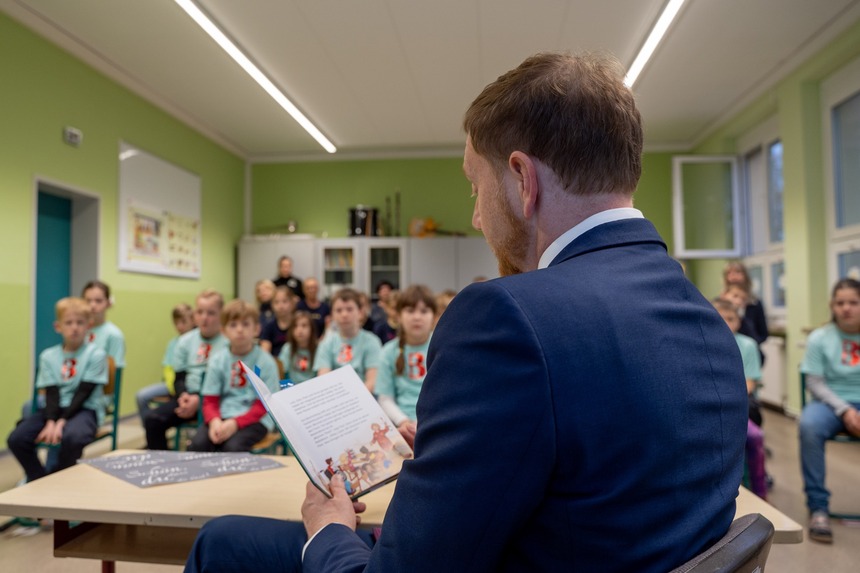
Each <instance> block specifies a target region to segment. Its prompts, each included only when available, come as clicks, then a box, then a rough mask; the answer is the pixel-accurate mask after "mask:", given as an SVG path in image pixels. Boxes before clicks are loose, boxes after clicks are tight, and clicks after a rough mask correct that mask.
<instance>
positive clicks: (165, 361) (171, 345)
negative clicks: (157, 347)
mask: <svg viewBox="0 0 860 573" xmlns="http://www.w3.org/2000/svg"><path fill="white" fill-rule="evenodd" d="M177 342H179V335H177V336H174V337H173V338H171V339H170V341H169V342H168V343H167V348H165V349H164V357H163V358H162V359H161V365H162V366H170V367H171V368H172V367H173V353H174V352H176V343H177Z"/></svg>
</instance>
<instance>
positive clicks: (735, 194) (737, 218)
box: [672, 155, 744, 260]
mask: <svg viewBox="0 0 860 573" xmlns="http://www.w3.org/2000/svg"><path fill="white" fill-rule="evenodd" d="M701 163H727V164H729V166H730V167H731V181H732V190H731V191H732V242H733V245H734V248H732V249H688V248H687V247H686V239H685V228H684V189H683V173H682V168H683V165H685V164H701ZM739 178H740V170H739V168H738V158H737V157H736V156H734V155H675V156H673V157H672V229H673V239H674V256H675V258H678V259H681V260H684V259H725V258H739V257H740V256H741V253H742V252H743V248H744V245H743V240H744V235H743V229H742V226H743V222H742V220H741V210H740V202H741V192H740V189H741V185H740V179H739Z"/></svg>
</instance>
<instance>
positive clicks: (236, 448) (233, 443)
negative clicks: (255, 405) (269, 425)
mask: <svg viewBox="0 0 860 573" xmlns="http://www.w3.org/2000/svg"><path fill="white" fill-rule="evenodd" d="M267 432H268V430H266V426H264V425H263V424H261V423H259V422H257V423H256V424H251V425H250V426H245V427H244V428H241V429H240V430H239V431H237V432H236V433H235V434H233V435H232V436H230V439H229V440H227V441H226V442H224V443H223V444H221V451H223V452H250V451H251V448H252V447H253V446H254V444H256V443H257V442H259V441H260V440H262V439H263V438H265V437H266V433H267Z"/></svg>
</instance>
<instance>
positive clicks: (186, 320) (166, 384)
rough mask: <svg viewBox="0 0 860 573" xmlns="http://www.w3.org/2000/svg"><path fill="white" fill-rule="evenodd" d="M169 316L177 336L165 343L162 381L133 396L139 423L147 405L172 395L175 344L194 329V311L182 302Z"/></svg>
mask: <svg viewBox="0 0 860 573" xmlns="http://www.w3.org/2000/svg"><path fill="white" fill-rule="evenodd" d="M171 316H172V318H173V326H174V328H176V332H177V334H176V336H174V337H173V338H171V339H170V340H169V341H168V342H167V347H166V348H165V349H164V357H163V358H162V359H161V368H162V375H161V379H162V381H161V382H156V383H155V384H150V385H149V386H144V387H143V388H141V389H140V390H138V391H137V393H136V394H135V395H134V399H135V401H136V402H137V411H138V413H139V414H140V419H141V422H142V421H143V417H144V416H145V415H146V413H147V412H148V411H149V403H150V402H151V401H152V400H153V399H155V398H159V397H167V396H170V395H171V394H172V393H173V381H174V380H175V378H176V372H174V370H173V354H174V352H175V351H176V344H177V343H178V342H179V338H180V337H181V336H182V335H183V334H185V333H186V332H190V331H191V330H192V329H193V328H194V311H193V310H192V308H191V307H190V306H189V305H187V304H185V303H184V302H183V303H180V304H178V305H176V306H175V307H173V310H172V311H171Z"/></svg>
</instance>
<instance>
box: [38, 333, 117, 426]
mask: <svg viewBox="0 0 860 573" xmlns="http://www.w3.org/2000/svg"><path fill="white" fill-rule="evenodd" d="M107 381H108V370H107V357H106V355H105V352H104V350H102V349H101V348H99V347H98V346H96V345H95V344H86V343H84V344H82V345H81V346H80V348H78V349H77V350H76V351H75V352H64V351H63V345H62V344H58V345H57V346H52V347H50V348H47V349H45V350H43V351H42V353H41V354H40V355H39V375H38V376H37V377H36V388H39V389H41V388H48V387H50V386H57V387H58V388H59V389H60V408H68V407H69V405H70V404H71V403H72V398H73V397H74V395H75V392H77V390H78V386H80V384H81V382H91V383H93V384H97V386H96V388H95V390H93V391H92V392H91V393H90V395H89V397H87V399H86V401H85V402H84V405H83V407H84V408H87V409H88V410H92V411H93V412H95V413H96V418H97V420H98V423H99V425H101V424H102V423H103V422H104V417H105V406H104V392H103V387H104V385H105V384H107Z"/></svg>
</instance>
